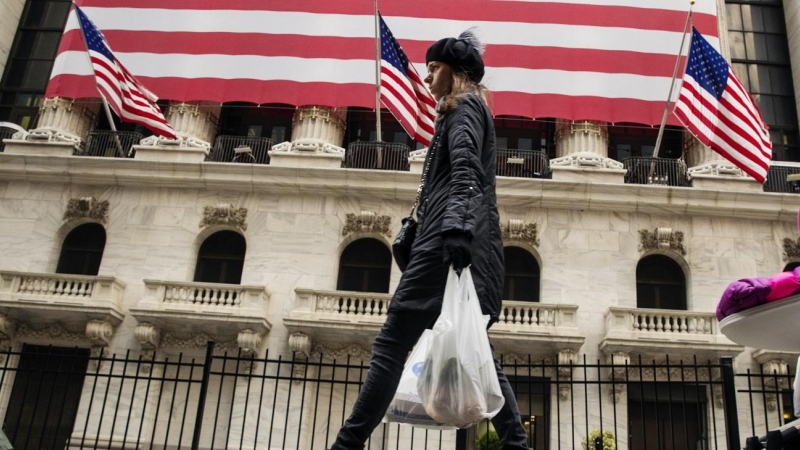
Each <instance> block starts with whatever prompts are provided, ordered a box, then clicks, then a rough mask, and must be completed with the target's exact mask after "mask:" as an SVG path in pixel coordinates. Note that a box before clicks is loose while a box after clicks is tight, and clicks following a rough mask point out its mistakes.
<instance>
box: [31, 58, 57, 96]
mask: <svg viewBox="0 0 800 450" xmlns="http://www.w3.org/2000/svg"><path fill="white" fill-rule="evenodd" d="M52 66H53V61H30V62H29V63H28V70H27V72H26V73H25V84H24V87H25V88H27V89H41V90H44V89H45V88H47V80H49V79H50V69H51V67H52Z"/></svg>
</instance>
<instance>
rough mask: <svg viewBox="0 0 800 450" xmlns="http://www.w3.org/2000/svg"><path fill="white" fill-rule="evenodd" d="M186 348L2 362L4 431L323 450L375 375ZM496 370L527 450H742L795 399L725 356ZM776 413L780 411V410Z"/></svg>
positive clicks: (413, 443) (351, 359)
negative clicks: (593, 443)
mask: <svg viewBox="0 0 800 450" xmlns="http://www.w3.org/2000/svg"><path fill="white" fill-rule="evenodd" d="M342 344H344V343H342ZM191 348H192V350H191V352H192V353H193V354H194V356H193V357H192V356H186V355H184V354H182V353H181V354H178V353H177V352H176V353H171V354H167V353H164V354H160V353H158V354H149V355H147V356H145V354H141V355H140V354H132V353H131V352H130V351H128V353H126V354H118V355H109V356H97V355H98V354H97V353H91V354H90V352H89V350H88V349H77V348H76V349H68V348H58V347H44V346H26V347H25V348H24V349H23V350H22V351H12V350H11V349H8V350H2V351H0V395H2V398H4V399H8V401H7V403H4V407H5V408H6V410H5V411H4V413H5V414H4V417H5V423H4V431H5V433H6V434H7V435H8V437H9V439H10V440H11V442H12V444H13V446H14V448H16V449H28V448H31V449H32V448H84V449H108V448H110V447H114V448H174V449H181V448H185V449H189V448H192V449H196V448H204V449H231V448H282V449H301V448H302V449H306V450H309V449H310V450H314V449H317V450H323V449H325V448H329V447H330V445H331V444H332V443H333V441H334V439H335V438H336V433H337V430H338V429H339V427H341V425H342V423H343V422H344V420H345V419H346V418H347V416H348V415H349V413H350V411H351V409H352V407H353V404H354V402H355V400H356V397H357V396H358V393H359V391H360V390H361V387H362V383H363V381H364V379H365V377H366V374H367V370H368V369H369V355H368V352H367V353H364V354H362V353H363V352H362V353H358V352H356V351H355V350H354V349H353V348H351V347H348V346H343V347H342V349H341V350H324V349H325V347H320V348H314V349H313V350H311V352H310V354H308V355H306V354H300V353H296V354H294V355H292V356H290V357H286V356H283V355H271V354H269V353H267V355H266V356H264V357H261V356H258V357H256V356H254V355H252V354H249V353H246V352H244V351H241V350H236V344H235V343H234V344H233V347H231V345H220V346H217V348H215V345H214V343H212V342H209V343H208V346H207V347H206V352H205V357H203V355H202V353H201V349H199V348H195V347H194V346H193V345H192V346H191ZM321 349H323V350H321ZM323 351H324V352H325V353H322V352H323ZM101 355H102V354H101ZM499 360H500V364H501V365H502V366H503V368H504V371H505V373H506V374H507V376H508V379H509V383H510V384H511V387H512V389H513V390H514V392H515V395H516V397H517V401H518V404H519V407H520V413H521V416H522V417H523V418H524V421H523V424H524V426H525V431H526V433H527V435H528V437H529V441H528V447H531V448H536V449H552V450H556V449H559V450H560V449H578V448H585V447H584V446H583V445H582V442H585V441H586V440H587V437H588V436H590V435H591V434H593V433H594V432H595V431H596V430H599V431H600V435H601V436H602V435H604V432H605V434H608V432H610V439H611V440H612V441H613V443H614V448H635V449H638V448H650V449H667V448H670V449H692V450H695V449H705V450H708V449H712V448H730V449H733V448H741V445H739V444H740V440H741V438H742V437H746V436H749V435H757V434H760V433H763V432H765V431H766V429H767V427H773V426H775V425H776V421H775V420H774V419H773V417H775V414H774V413H773V412H772V410H771V409H770V402H771V401H772V397H770V395H772V394H776V395H780V394H785V393H786V392H787V389H788V390H789V391H788V392H791V391H790V389H791V382H790V376H789V374H785V375H782V376H781V377H780V380H783V381H779V380H778V379H777V378H776V377H773V376H772V375H770V374H769V373H766V374H765V375H759V374H756V375H753V374H750V373H749V372H748V373H747V374H739V376H738V377H737V376H736V374H735V372H734V371H733V367H732V360H731V358H730V357H726V358H722V359H721V360H720V361H713V362H712V361H699V360H697V358H694V359H693V360H683V361H674V360H670V359H669V358H666V360H663V359H662V360H660V362H656V361H650V360H648V361H643V360H642V359H641V358H639V359H638V360H637V361H634V360H633V359H632V360H631V362H629V363H626V364H615V363H614V362H613V361H614V360H613V359H611V361H612V362H610V363H602V362H600V361H599V360H594V361H592V360H587V358H586V357H583V358H578V357H575V358H573V359H571V360H569V361H567V362H554V361H551V360H533V359H532V358H531V357H529V356H525V355H517V354H513V355H501V356H500V359H499ZM737 378H738V380H739V381H740V382H739V383H737V382H736V381H737ZM744 378H746V379H745V380H743V379H744ZM771 378H776V382H775V383H774V384H770V379H771ZM737 384H738V386H739V387H740V389H739V391H738V392H739V404H740V405H741V406H742V408H741V410H739V409H738V408H737ZM743 386H746V389H742V388H741V387H743ZM784 388H786V389H784ZM784 398H785V397H782V399H784ZM748 400H749V405H750V410H749V414H748V410H747V407H746V405H747V404H748ZM777 403H778V404H777V405H776V406H777V409H778V411H782V410H783V406H784V405H783V403H782V400H778V401H777ZM762 404H763V405H764V410H763V411H762V408H761V405H762ZM5 405H7V406H5ZM762 414H763V415H762ZM766 415H769V416H770V417H768V418H767V417H766ZM765 419H766V420H765ZM740 420H741V422H742V425H743V426H742V436H740V435H739V429H740V427H739V421H740ZM778 421H780V419H778ZM475 431H476V433H475V434H474V435H472V437H471V439H475V440H476V441H478V442H479V441H480V436H481V435H483V434H484V433H490V432H491V431H489V429H488V423H481V424H479V425H478V426H477V428H476V430H475ZM461 436H462V438H461V439H458V438H457V436H456V432H455V431H433V430H425V429H422V428H417V427H411V426H400V425H397V424H381V425H379V426H378V427H377V428H376V429H375V431H374V432H373V433H372V435H371V437H370V440H369V441H368V443H367V448H383V449H385V450H405V449H417V448H423V449H424V448H436V449H441V450H465V449H466V448H468V447H472V446H471V445H469V444H468V443H467V442H466V438H467V437H468V436H470V435H469V434H462V435H461ZM478 448H482V447H480V445H479V446H478ZM604 448H605V447H604Z"/></svg>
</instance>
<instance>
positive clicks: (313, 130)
mask: <svg viewBox="0 0 800 450" xmlns="http://www.w3.org/2000/svg"><path fill="white" fill-rule="evenodd" d="M346 113H347V109H346V108H330V107H327V106H302V107H300V108H297V110H295V113H294V117H292V142H300V141H303V140H306V139H310V140H312V142H313V141H321V142H323V143H327V144H330V145H331V146H333V147H337V148H341V147H340V146H341V145H342V140H343V139H344V130H345V127H346V121H345V114H346ZM302 145H305V144H302ZM302 145H301V146H302ZM295 150H299V151H304V150H303V148H300V147H298V148H296V149H295ZM343 150H344V149H343ZM306 151H310V150H306Z"/></svg>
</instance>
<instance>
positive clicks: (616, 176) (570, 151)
mask: <svg viewBox="0 0 800 450" xmlns="http://www.w3.org/2000/svg"><path fill="white" fill-rule="evenodd" d="M550 170H551V171H552V172H553V179H554V180H559V181H576V182H595V183H617V184H621V183H623V182H624V181H625V170H624V169H623V168H622V163H621V162H618V161H614V160H613V159H610V158H608V125H607V124H606V123H605V122H597V121H581V122H572V121H568V120H561V119H559V120H558V122H557V124H556V159H554V160H552V161H550Z"/></svg>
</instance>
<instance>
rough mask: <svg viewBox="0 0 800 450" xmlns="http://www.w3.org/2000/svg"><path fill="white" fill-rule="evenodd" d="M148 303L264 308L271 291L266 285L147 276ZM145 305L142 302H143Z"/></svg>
mask: <svg viewBox="0 0 800 450" xmlns="http://www.w3.org/2000/svg"><path fill="white" fill-rule="evenodd" d="M144 284H145V286H146V287H147V294H146V295H145V298H144V299H143V303H146V304H153V305H154V306H155V304H161V306H160V308H164V309H176V308H177V309H191V310H195V311H200V310H202V309H203V308H215V309H216V308H244V309H255V310H258V311H264V310H265V307H266V303H267V300H268V299H269V293H268V292H267V290H266V289H265V288H264V286H242V285H238V284H222V283H200V282H182V281H160V280H145V281H144ZM140 305H141V304H140Z"/></svg>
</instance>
